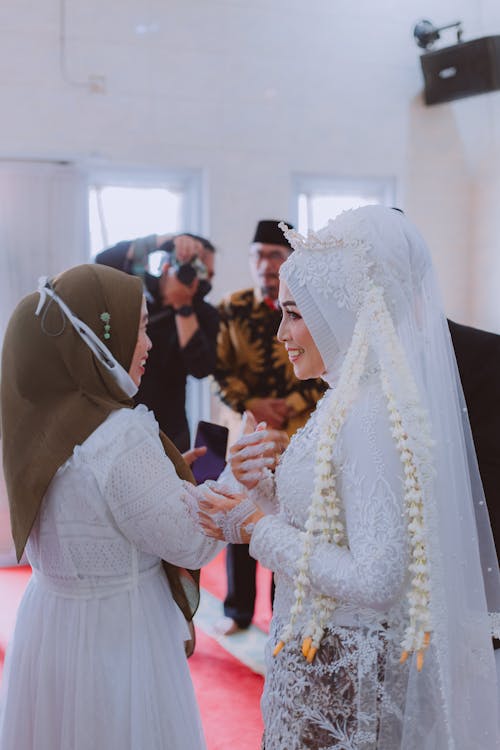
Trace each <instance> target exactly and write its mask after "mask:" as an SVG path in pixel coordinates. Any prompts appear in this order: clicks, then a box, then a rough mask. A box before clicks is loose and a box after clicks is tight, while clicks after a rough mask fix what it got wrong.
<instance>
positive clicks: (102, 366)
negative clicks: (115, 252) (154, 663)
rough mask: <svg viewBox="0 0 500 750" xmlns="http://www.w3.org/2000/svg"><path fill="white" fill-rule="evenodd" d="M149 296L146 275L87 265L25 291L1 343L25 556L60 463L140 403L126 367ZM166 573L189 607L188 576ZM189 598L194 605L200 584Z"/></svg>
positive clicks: (6, 422)
mask: <svg viewBox="0 0 500 750" xmlns="http://www.w3.org/2000/svg"><path fill="white" fill-rule="evenodd" d="M54 293H55V294H56V295H57V297H58V298H59V300H60V301H62V304H63V305H66V306H67V308H68V309H67V310H66V312H65V311H64V310H63V309H62V307H61V305H60V304H59V303H58V302H57V301H56V300H55V299H54V298H53V294H54ZM142 298H143V287H142V282H141V280H140V279H138V278H136V277H134V276H130V275H127V274H125V273H122V272H121V271H117V270H115V269H113V268H108V267H107V266H102V265H91V264H86V265H81V266H77V267H75V268H72V269H70V270H68V271H65V272H64V273H62V274H60V275H59V276H57V277H56V278H54V279H53V280H52V281H51V282H46V283H45V282H42V283H41V284H40V288H39V292H38V293H37V292H34V293H32V294H29V295H28V296H27V297H25V298H24V299H22V300H21V302H20V303H19V305H18V306H17V308H16V309H15V311H14V312H13V314H12V317H11V319H10V321H9V324H8V327H7V331H6V334H5V338H4V343H3V350H2V382H1V420H2V447H3V466H4V474H5V481H6V485H7V493H8V497H9V507H10V516H11V526H12V535H13V538H14V543H15V546H16V553H17V557H18V559H20V558H21V556H22V553H23V550H24V547H25V545H26V542H27V539H28V537H29V534H30V532H31V529H32V527H33V523H34V521H35V519H36V516H37V514H38V511H39V508H40V505H41V503H42V500H43V497H44V495H45V493H46V491H47V488H48V486H49V484H50V482H51V480H52V478H53V476H54V474H55V473H56V471H57V469H58V468H59V467H60V466H61V465H62V464H63V463H64V462H65V461H66V460H67V459H68V458H69V457H70V456H71V455H72V453H73V449H74V448H75V446H76V445H80V444H81V443H83V442H84V440H85V439H86V438H87V437H89V435H91V434H92V432H94V430H95V429H96V428H97V427H98V426H99V425H100V424H101V423H102V422H104V420H105V419H106V418H107V417H108V416H109V414H111V412H113V411H114V410H116V409H121V408H133V406H134V404H133V401H132V400H131V396H132V395H133V394H134V393H135V391H136V390H137V389H136V387H135V386H134V384H133V382H132V380H131V378H130V377H129V376H128V370H129V367H130V365H131V362H132V357H133V354H134V350H135V346H136V343H137V336H138V331H139V322H140V316H141V306H142ZM75 316H76V317H75ZM72 321H73V322H72ZM160 438H161V440H162V443H163V446H164V449H165V452H166V453H167V455H168V457H169V458H170V460H171V461H172V463H173V464H174V467H175V469H176V471H177V474H178V475H179V476H180V477H181V478H182V479H187V480H188V481H191V480H192V474H191V472H190V470H189V467H188V466H187V465H186V464H185V462H184V461H183V459H182V456H181V455H180V454H179V452H178V451H177V449H176V448H175V446H174V445H173V444H172V443H171V442H170V441H169V440H168V438H166V436H165V435H163V434H160ZM167 575H168V577H169V580H170V583H171V587H172V590H173V593H174V598H176V601H177V603H178V604H179V606H180V607H181V609H182V611H183V613H184V614H185V615H186V616H189V615H190V610H192V607H191V606H190V605H189V604H188V603H187V602H186V601H184V599H185V596H184V593H183V586H182V585H181V584H180V579H182V580H185V579H186V578H187V579H189V575H187V577H186V575H184V572H183V571H179V569H177V568H175V566H172V565H168V567H167ZM191 598H192V603H193V604H194V605H196V592H194V593H193V596H192V597H191ZM188 619H189V617H188Z"/></svg>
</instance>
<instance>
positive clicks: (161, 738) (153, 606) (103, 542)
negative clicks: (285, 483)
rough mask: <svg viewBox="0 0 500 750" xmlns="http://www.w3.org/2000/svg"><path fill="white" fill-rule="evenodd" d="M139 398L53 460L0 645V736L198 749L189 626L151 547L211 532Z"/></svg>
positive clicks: (79, 744) (73, 749)
mask: <svg viewBox="0 0 500 750" xmlns="http://www.w3.org/2000/svg"><path fill="white" fill-rule="evenodd" d="M181 493H182V482H181V480H180V479H179V478H178V477H177V475H176V473H175V470H174V468H173V465H172V464H171V462H170V461H169V459H168V458H167V457H166V456H165V453H164V451H163V447H162V445H161V442H160V440H159V437H158V425H157V423H156V421H155V419H154V417H153V415H152V414H151V413H150V412H148V411H147V409H146V408H145V407H143V406H139V407H137V408H136V409H134V410H130V409H121V410H118V411H116V412H114V413H112V414H111V415H110V416H109V417H108V418H107V420H106V421H105V422H104V423H103V424H101V425H100V426H99V427H98V428H97V429H96V430H95V432H94V433H93V434H92V435H90V437H89V438H87V440H86V441H85V442H84V443H83V444H82V445H81V446H77V447H76V448H75V450H74V453H73V455H72V456H71V458H70V459H69V460H68V461H67V462H66V463H65V464H64V465H63V466H62V467H61V468H60V469H59V470H58V472H57V474H56V475H55V477H54V478H53V480H52V482H51V485H50V487H49V490H48V492H47V494H46V496H45V498H44V501H43V505H42V509H41V512H40V514H39V517H38V519H37V522H36V524H35V526H34V528H33V531H32V533H31V535H30V538H29V542H28V545H27V555H28V559H29V561H30V563H31V565H32V567H33V576H32V578H31V580H30V582H29V584H28V588H27V590H26V593H25V595H24V597H23V600H22V602H21V605H20V608H19V612H18V618H17V623H16V628H15V633H14V637H13V640H12V643H11V644H10V647H9V649H8V652H7V656H6V663H5V671H4V678H3V686H2V687H3V693H2V698H1V703H0V748H1V750H118V749H119V750H166V748H168V750H200V749H201V748H204V747H205V743H204V740H203V734H202V728H201V722H200V717H199V713H198V709H197V705H196V700H195V696H194V692H193V687H192V683H191V679H190V675H189V671H188V666H187V661H186V657H185V655H184V640H186V639H187V638H188V631H187V627H186V623H185V620H184V618H183V617H182V615H181V613H180V611H179V609H178V607H177V605H176V604H175V603H174V601H173V598H172V595H171V593H170V588H169V585H168V582H167V579H166V576H165V573H164V571H163V569H162V567H161V563H160V558H163V559H167V560H168V561H170V562H172V563H174V564H176V565H179V566H182V567H186V568H191V569H194V568H198V567H200V566H201V565H203V564H205V563H207V562H208V561H209V560H210V559H211V558H213V557H214V556H215V554H216V553H217V552H218V550H219V549H220V544H219V543H217V542H215V541H214V540H211V539H208V538H207V537H204V536H203V535H202V534H201V533H200V532H199V531H198V530H197V529H196V528H195V527H194V525H193V523H192V522H191V520H190V519H189V516H188V513H187V511H186V508H185V505H184V503H183V502H182V501H181Z"/></svg>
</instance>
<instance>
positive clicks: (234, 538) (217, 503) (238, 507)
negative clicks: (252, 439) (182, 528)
mask: <svg viewBox="0 0 500 750" xmlns="http://www.w3.org/2000/svg"><path fill="white" fill-rule="evenodd" d="M185 489H186V490H187V491H188V493H189V495H190V496H191V500H192V501H194V502H195V503H196V506H197V507H196V509H195V512H196V515H197V523H198V524H199V525H200V526H201V528H202V530H203V533H204V534H205V535H206V536H210V537H212V538H213V539H223V540H225V541H227V542H233V543H241V544H249V542H250V539H251V536H252V531H253V527H254V526H255V524H256V523H257V521H259V520H260V519H261V518H262V517H263V513H262V512H261V511H260V510H259V509H258V508H256V507H255V505H254V504H253V503H252V502H251V501H250V500H249V499H248V498H247V496H246V495H245V494H244V493H242V492H234V490H232V489H231V488H229V487H225V486H224V485H220V484H217V482H211V481H208V482H205V483H204V484H200V485H198V486H197V487H194V486H193V485H189V486H187V485H186V487H185ZM191 512H192V508H191Z"/></svg>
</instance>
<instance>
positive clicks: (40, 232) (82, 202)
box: [0, 161, 89, 564]
mask: <svg viewBox="0 0 500 750" xmlns="http://www.w3.org/2000/svg"><path fill="white" fill-rule="evenodd" d="M88 243H89V232H88V196H87V178H86V176H85V174H84V173H83V172H82V171H80V170H79V169H78V168H76V167H75V166H73V165H71V164H60V163H50V162H15V161H3V162H0V342H1V341H2V340H3V335H4V332H5V328H6V326H7V323H8V320H9V317H10V315H11V313H12V311H13V309H14V308H15V306H16V305H17V303H18V301H19V300H20V299H21V297H23V296H24V295H26V294H28V293H29V292H31V291H33V290H34V289H36V285H37V280H38V277H39V276H45V275H47V276H51V275H55V274H56V273H59V272H61V271H63V270H65V269H66V268H69V267H70V266H74V265H77V264H79V263H85V262H86V261H87V260H88V258H89V251H88ZM11 551H12V544H11V539H10V529H9V524H8V515H7V499H6V496H5V491H4V489H3V482H2V477H0V564H1V562H2V560H5V559H6V558H8V557H9V556H10V553H11Z"/></svg>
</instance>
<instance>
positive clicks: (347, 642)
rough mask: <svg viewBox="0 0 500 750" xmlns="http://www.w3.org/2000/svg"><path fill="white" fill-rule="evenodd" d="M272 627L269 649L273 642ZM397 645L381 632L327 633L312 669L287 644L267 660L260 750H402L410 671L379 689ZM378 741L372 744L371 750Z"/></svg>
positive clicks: (275, 629)
mask: <svg viewBox="0 0 500 750" xmlns="http://www.w3.org/2000/svg"><path fill="white" fill-rule="evenodd" d="M278 633H279V629H278V623H275V625H274V626H273V632H272V637H271V644H270V645H269V647H268V651H269V650H270V648H271V646H272V643H274V641H275V639H276V638H277V637H279V635H278ZM398 649H399V644H398V643H397V642H394V630H393V631H392V635H391V636H389V634H388V631H387V630H386V628H384V627H383V626H379V627H373V628H348V627H333V628H331V629H329V630H328V631H327V632H326V634H325V637H324V638H323V643H322V647H321V649H320V651H319V652H318V654H317V656H316V659H315V661H314V663H313V664H308V663H307V662H306V661H305V660H304V659H303V658H302V656H301V654H300V641H299V640H298V639H297V642H293V641H292V642H290V643H289V644H288V645H287V646H285V648H284V649H283V650H282V651H281V653H280V654H279V655H278V657H277V658H276V659H273V660H270V661H269V663H270V668H269V672H268V674H267V676H266V684H265V688H264V695H263V701H262V704H263V716H264V722H265V726H266V729H265V734H264V740H263V747H264V748H265V750H306V749H307V750H328V749H329V748H332V749H333V748H335V749H336V750H372V748H374V747H376V746H378V747H383V748H396V747H400V743H401V725H402V715H403V707H404V700H405V698H404V696H405V691H406V683H407V679H408V668H407V667H403V668H401V669H399V670H398V671H397V675H398V677H397V681H396V682H397V684H393V685H391V686H390V688H389V687H388V688H387V689H384V687H383V684H384V683H383V674H384V669H385V667H386V666H387V665H388V663H389V662H391V663H392V664H394V663H395V661H397V659H398V655H399V651H398ZM377 739H378V743H379V744H378V745H377Z"/></svg>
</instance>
